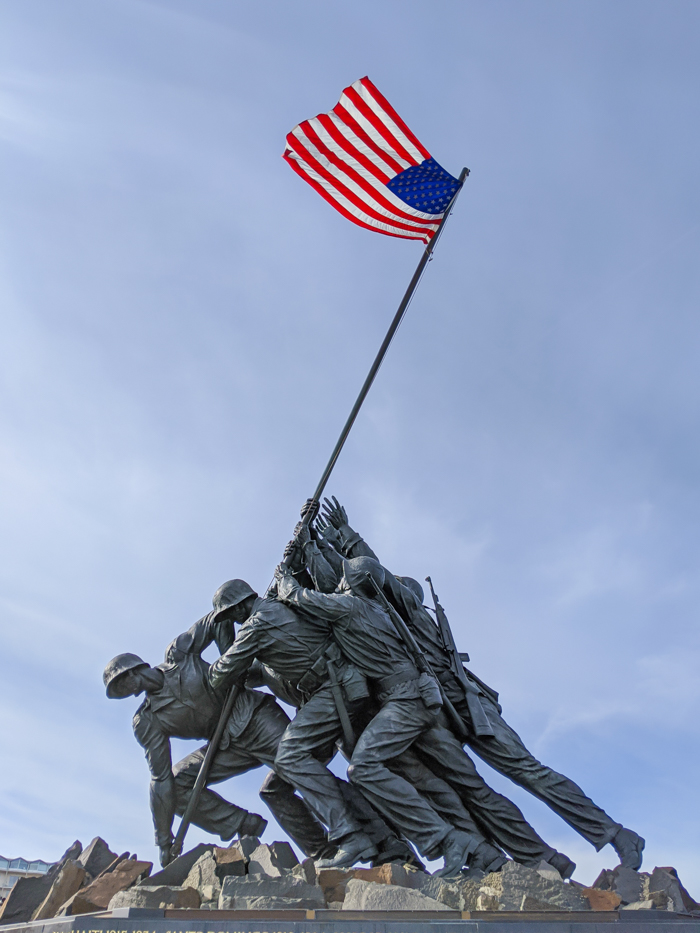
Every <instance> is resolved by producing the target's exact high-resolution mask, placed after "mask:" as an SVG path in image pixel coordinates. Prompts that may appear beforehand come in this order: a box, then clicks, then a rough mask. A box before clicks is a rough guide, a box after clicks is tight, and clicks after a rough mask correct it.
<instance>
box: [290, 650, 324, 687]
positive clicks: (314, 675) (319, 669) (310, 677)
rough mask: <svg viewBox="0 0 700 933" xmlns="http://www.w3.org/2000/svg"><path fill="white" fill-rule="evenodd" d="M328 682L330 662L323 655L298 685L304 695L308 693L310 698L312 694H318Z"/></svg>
mask: <svg viewBox="0 0 700 933" xmlns="http://www.w3.org/2000/svg"><path fill="white" fill-rule="evenodd" d="M327 680H328V662H327V661H326V659H325V657H324V656H323V655H322V656H321V657H320V658H318V659H317V660H316V661H315V663H314V664H313V665H312V666H311V667H310V668H309V669H308V671H307V672H306V673H305V674H304V676H303V677H302V678H300V680H299V682H298V683H297V688H298V689H299V690H301V692H302V693H306V694H308V695H309V696H310V695H311V694H312V693H316V691H317V690H319V689H320V688H321V687H322V686H323V685H324V684H325V683H326V681H327Z"/></svg>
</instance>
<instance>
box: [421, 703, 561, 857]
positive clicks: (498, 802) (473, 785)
mask: <svg viewBox="0 0 700 933" xmlns="http://www.w3.org/2000/svg"><path fill="white" fill-rule="evenodd" d="M415 747H416V750H417V751H418V754H419V755H420V756H421V757H422V758H423V760H424V761H426V763H427V764H428V765H429V766H430V768H431V770H434V771H435V772H436V773H437V774H439V775H440V776H441V777H442V778H443V779H444V780H445V781H446V782H447V783H448V784H449V785H450V787H452V788H453V789H454V790H455V791H456V792H457V794H458V795H459V797H460V798H461V800H462V802H463V803H464V805H465V806H466V808H467V809H468V810H469V813H470V814H471V815H472V817H473V818H474V820H475V821H476V822H477V824H478V825H479V826H480V827H481V828H482V830H483V832H484V834H485V835H486V836H487V838H491V839H493V840H495V841H496V842H497V843H498V845H500V846H502V847H503V848H504V849H505V850H506V852H508V854H509V855H511V856H512V857H513V858H514V859H515V860H516V861H517V862H521V863H522V864H523V865H536V864H537V863H538V862H540V861H541V860H542V859H544V861H549V859H550V858H551V857H552V856H553V855H554V854H555V852H556V850H555V849H553V848H552V847H551V846H548V845H547V843H546V842H545V841H544V839H542V838H541V837H540V836H539V835H538V834H537V833H536V832H535V830H534V829H533V828H532V826H530V824H529V823H528V822H527V820H526V819H525V817H524V816H523V814H522V813H521V812H520V810H519V809H518V807H516V805H515V804H514V803H513V802H512V801H510V800H508V798H507V797H504V796H503V795H502V794H497V793H496V791H495V790H493V789H492V788H491V787H489V786H488V784H487V783H486V782H485V781H484V779H483V778H482V777H481V775H480V774H479V772H478V771H477V770H476V768H475V767H474V762H473V761H472V760H471V759H470V758H469V756H468V755H467V754H466V752H465V751H464V749H463V748H462V745H461V743H460V742H459V740H458V739H457V738H455V736H454V734H453V732H452V730H451V729H449V728H448V726H447V725H446V722H445V720H444V716H443V714H441V716H440V719H439V721H438V724H437V725H435V726H434V727H433V728H432V729H430V730H429V731H427V732H425V733H424V734H423V735H421V736H420V738H419V739H418V740H417V742H416V746H415Z"/></svg>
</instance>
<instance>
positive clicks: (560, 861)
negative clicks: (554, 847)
mask: <svg viewBox="0 0 700 933" xmlns="http://www.w3.org/2000/svg"><path fill="white" fill-rule="evenodd" d="M547 864H548V865H551V866H552V868H556V870H557V871H558V872H559V874H560V875H561V876H562V878H563V879H564V881H566V879H567V878H570V877H571V876H572V875H573V873H574V872H575V871H576V862H572V861H571V859H570V858H569V856H568V855H564V853H563V852H555V853H554V855H551V856H550V857H549V858H548V859H547Z"/></svg>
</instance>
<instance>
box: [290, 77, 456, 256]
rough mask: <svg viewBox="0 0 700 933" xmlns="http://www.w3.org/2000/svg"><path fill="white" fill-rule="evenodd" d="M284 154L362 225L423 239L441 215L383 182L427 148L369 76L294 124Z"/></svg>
mask: <svg viewBox="0 0 700 933" xmlns="http://www.w3.org/2000/svg"><path fill="white" fill-rule="evenodd" d="M283 158H284V159H286V160H287V162H288V163H289V165H291V167H292V168H293V169H294V171H295V172H296V173H297V174H298V175H300V176H301V177H302V178H303V179H304V181H307V182H308V183H309V184H310V185H312V186H313V187H314V188H315V189H316V191H318V193H319V194H320V195H321V197H323V198H325V199H326V200H327V201H328V202H329V203H330V204H332V205H333V207H335V208H336V210H338V211H340V213H341V214H343V215H344V216H345V217H347V218H348V220H352V221H353V223H356V224H359V225H360V226H361V227H367V228H369V229H370V230H376V231H377V232H378V233H385V234H387V235H388V236H396V237H402V238H404V239H408V240H424V241H425V242H427V241H428V240H430V239H431V237H432V236H433V234H434V233H435V231H436V230H437V228H438V225H439V223H440V220H441V219H442V214H426V213H424V212H423V211H417V210H414V209H413V208H412V207H410V206H409V205H408V204H406V203H405V202H404V201H402V200H401V199H400V198H397V197H396V195H394V194H393V193H392V192H391V191H390V190H389V189H388V188H387V187H386V183H387V182H388V181H391V179H392V178H393V177H394V176H395V175H397V174H398V173H399V172H403V171H404V169H407V168H409V166H411V165H420V164H421V162H423V161H424V160H425V159H429V158H430V153H429V152H428V151H427V150H426V149H425V147H424V146H422V145H421V143H420V142H419V141H418V140H417V139H416V137H415V136H414V135H413V133H412V132H411V131H410V130H409V128H408V127H407V126H406V124H405V123H404V122H403V120H402V119H401V117H400V116H399V115H398V113H396V111H395V110H394V108H393V107H392V106H391V104H390V103H389V101H388V100H387V99H386V98H385V97H383V96H382V94H380V93H379V91H378V90H377V89H376V87H375V86H374V85H373V84H372V82H371V81H370V80H369V78H361V79H360V80H359V81H355V83H354V84H353V85H351V86H350V87H347V88H345V90H344V91H343V93H342V94H341V97H340V101H339V102H338V103H337V104H336V106H335V107H334V108H333V109H332V110H331V111H330V112H329V113H322V114H319V115H318V116H317V117H313V118H312V119H311V120H305V121H304V122H303V123H300V124H299V125H298V126H295V127H294V129H293V130H292V132H291V133H289V134H288V136H287V147H286V149H285V151H284V156H283Z"/></svg>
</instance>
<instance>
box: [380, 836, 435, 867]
mask: <svg viewBox="0 0 700 933" xmlns="http://www.w3.org/2000/svg"><path fill="white" fill-rule="evenodd" d="M377 848H378V849H379V852H378V853H377V855H375V857H374V858H373V859H372V868H375V867H376V866H377V865H385V864H386V863H387V862H401V863H403V864H408V865H413V866H414V867H415V868H419V869H420V870H421V871H424V870H425V866H424V865H423V863H422V862H421V860H420V859H419V858H418V856H417V855H416V853H415V852H414V851H413V849H412V848H411V847H410V845H409V844H408V843H407V842H405V841H404V840H403V839H400V838H399V837H398V836H387V838H386V839H382V840H381V841H380V842H378V843H377Z"/></svg>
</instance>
